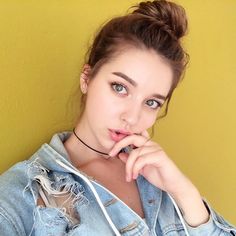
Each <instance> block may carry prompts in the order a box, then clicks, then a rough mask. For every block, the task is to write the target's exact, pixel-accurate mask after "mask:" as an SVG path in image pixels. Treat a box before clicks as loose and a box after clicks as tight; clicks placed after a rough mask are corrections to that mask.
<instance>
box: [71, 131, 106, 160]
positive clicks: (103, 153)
mask: <svg viewBox="0 0 236 236" xmlns="http://www.w3.org/2000/svg"><path fill="white" fill-rule="evenodd" d="M73 133H74V135H75V137H76V138H77V139H78V140H79V141H80V142H81V143H83V144H84V145H85V146H86V147H88V148H89V149H91V150H92V151H94V152H97V153H99V154H102V155H105V156H109V154H108V153H105V152H100V151H98V150H96V149H94V148H92V147H90V146H89V145H88V144H87V143H85V142H84V141H83V140H82V139H80V137H79V136H78V135H77V134H76V133H75V128H74V129H73ZM108 158H110V156H109V157H108ZM108 158H107V159H108Z"/></svg>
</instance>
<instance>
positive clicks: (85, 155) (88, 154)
mask: <svg viewBox="0 0 236 236" xmlns="http://www.w3.org/2000/svg"><path fill="white" fill-rule="evenodd" d="M76 134H78V135H80V132H78V131H76ZM79 138H81V140H83V138H82V134H81V137H80V136H79ZM83 141H84V142H85V143H86V144H88V145H90V144H89V143H87V142H88V141H87V140H83ZM64 146H65V149H66V151H67V152H68V154H69V156H70V159H71V161H72V163H73V164H74V165H75V166H83V165H86V164H87V163H89V162H91V161H93V160H98V159H104V160H105V159H108V157H109V156H106V155H101V154H99V153H97V152H95V151H93V150H91V149H90V148H88V147H87V146H86V145H84V144H83V143H82V142H80V141H79V140H78V138H77V137H76V136H75V135H74V134H72V135H71V136H70V137H69V138H68V139H67V140H66V141H65V143H64ZM92 148H95V147H92ZM95 149H96V148H95ZM96 150H97V149H96Z"/></svg>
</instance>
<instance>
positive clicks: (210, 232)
mask: <svg viewBox="0 0 236 236" xmlns="http://www.w3.org/2000/svg"><path fill="white" fill-rule="evenodd" d="M203 202H204V204H205V206H206V208H207V209H208V212H209V214H210V218H209V220H208V222H206V223H204V224H201V225H200V226H198V227H191V226H190V225H188V224H187V223H186V222H185V224H186V227H187V230H188V232H189V235H191V236H199V235H204V236H233V235H235V236H236V227H235V226H233V225H231V224H230V223H228V222H227V221H226V220H225V219H224V218H223V217H222V216H220V215H219V214H218V213H217V212H216V211H214V210H213V209H212V208H211V206H210V205H209V204H208V203H207V201H206V200H205V199H204V200H203Z"/></svg>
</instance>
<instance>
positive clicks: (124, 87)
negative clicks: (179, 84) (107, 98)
mask: <svg viewBox="0 0 236 236" xmlns="http://www.w3.org/2000/svg"><path fill="white" fill-rule="evenodd" d="M116 86H122V87H123V89H125V91H126V93H125V94H127V93H128V88H127V87H126V86H125V85H123V84H122V83H117V82H112V83H111V88H112V90H113V91H114V92H116V93H118V94H121V95H124V93H121V92H119V91H117V89H116V88H115V87H116ZM148 101H154V102H156V103H157V106H156V107H155V108H153V107H151V106H149V105H148V104H147V102H148ZM148 101H147V102H146V104H147V106H149V107H150V108H151V109H153V110H156V109H158V108H159V107H161V106H162V104H161V103H160V102H159V101H157V100H155V99H150V100H148Z"/></svg>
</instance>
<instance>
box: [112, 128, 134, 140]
mask: <svg viewBox="0 0 236 236" xmlns="http://www.w3.org/2000/svg"><path fill="white" fill-rule="evenodd" d="M131 134H132V133H131V132H128V131H126V130H122V129H109V135H110V138H111V139H112V140H113V141H115V142H119V141H120V140H122V139H123V138H125V137H127V136H128V135H131Z"/></svg>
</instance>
